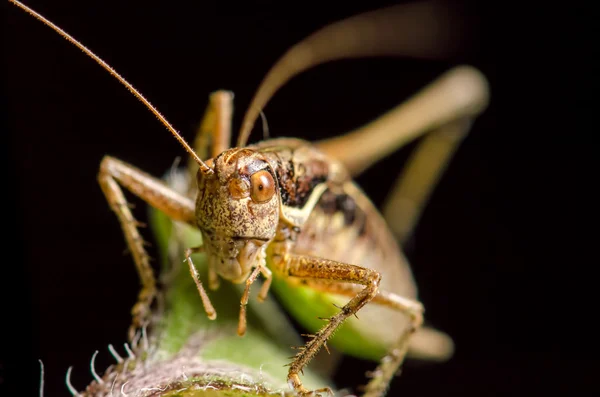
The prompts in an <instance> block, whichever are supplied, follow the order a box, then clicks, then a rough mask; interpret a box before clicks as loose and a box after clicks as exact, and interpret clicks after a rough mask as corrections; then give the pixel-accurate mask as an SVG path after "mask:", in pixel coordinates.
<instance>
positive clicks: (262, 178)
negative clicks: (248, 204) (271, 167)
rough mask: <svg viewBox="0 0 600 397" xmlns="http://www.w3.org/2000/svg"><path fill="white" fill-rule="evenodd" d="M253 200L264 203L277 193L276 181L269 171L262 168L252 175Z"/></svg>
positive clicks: (251, 194)
mask: <svg viewBox="0 0 600 397" xmlns="http://www.w3.org/2000/svg"><path fill="white" fill-rule="evenodd" d="M250 185H251V189H252V190H251V193H250V196H251V197H252V201H254V202H255V203H264V202H266V201H269V200H270V199H271V197H273V195H274V194H275V181H274V180H273V177H272V176H271V174H270V173H269V171H266V170H262V171H258V172H255V173H254V174H252V176H251V177H250Z"/></svg>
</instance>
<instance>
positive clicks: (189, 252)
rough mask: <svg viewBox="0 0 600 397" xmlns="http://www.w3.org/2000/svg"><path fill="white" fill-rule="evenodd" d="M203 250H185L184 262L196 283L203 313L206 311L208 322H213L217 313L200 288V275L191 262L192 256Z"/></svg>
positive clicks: (202, 288)
mask: <svg viewBox="0 0 600 397" xmlns="http://www.w3.org/2000/svg"><path fill="white" fill-rule="evenodd" d="M203 248H204V247H194V248H188V249H186V250H185V260H186V262H187V263H188V266H189V268H190V275H191V276H192V278H193V279H194V283H196V288H197V289H198V293H199V294H200V299H202V305H203V306H204V311H206V315H207V316H208V318H209V319H210V320H214V319H216V318H217V311H216V310H215V308H214V306H213V305H212V303H211V302H210V298H209V297H208V294H207V293H206V290H205V289H204V286H202V281H200V275H199V274H198V270H196V266H194V262H192V254H196V253H200V252H204V249H203Z"/></svg>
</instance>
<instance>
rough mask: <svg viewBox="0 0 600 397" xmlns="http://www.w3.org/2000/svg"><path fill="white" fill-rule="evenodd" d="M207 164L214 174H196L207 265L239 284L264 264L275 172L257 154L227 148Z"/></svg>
mask: <svg viewBox="0 0 600 397" xmlns="http://www.w3.org/2000/svg"><path fill="white" fill-rule="evenodd" d="M211 163H212V164H211ZM209 164H211V165H212V169H213V170H214V172H213V173H206V172H203V171H202V170H200V171H198V174H197V180H198V197H197V199H196V223H197V224H198V227H199V228H200V230H201V231H202V236H203V244H204V247H205V250H206V253H207V256H208V258H209V259H208V260H209V266H211V267H212V268H213V269H214V270H215V271H216V272H217V273H218V274H219V275H220V276H221V277H223V278H225V279H228V280H231V281H233V282H242V281H244V280H246V278H247V277H248V275H249V273H250V271H251V270H252V268H254V267H255V266H256V265H257V264H258V262H259V261H264V260H265V249H266V246H267V243H268V242H269V241H271V240H272V239H273V237H274V236H275V232H276V230H277V224H278V222H279V205H280V203H279V195H278V194H277V182H276V179H275V173H274V171H273V169H272V167H271V165H270V164H269V162H268V161H267V159H266V158H265V157H264V156H263V155H262V154H261V153H259V152H256V151H254V150H252V149H247V148H243V149H239V148H235V149H230V150H227V151H225V152H223V153H221V154H220V155H219V156H217V157H216V158H215V159H213V160H212V161H209Z"/></svg>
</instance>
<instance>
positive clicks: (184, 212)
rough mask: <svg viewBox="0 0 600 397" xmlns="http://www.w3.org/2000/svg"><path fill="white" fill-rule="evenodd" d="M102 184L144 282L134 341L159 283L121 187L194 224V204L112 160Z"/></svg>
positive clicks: (102, 175)
mask: <svg viewBox="0 0 600 397" xmlns="http://www.w3.org/2000/svg"><path fill="white" fill-rule="evenodd" d="M98 182H99V183H100V186H101V188H102V191H103V192H104V195H105V196H106V199H107V200H108V203H109V204H110V207H111V209H112V210H113V211H114V212H115V213H116V214H117V217H118V219H119V222H120V223H121V228H122V229H123V233H124V235H125V239H126V241H127V246H128V247H129V250H130V252H131V255H132V256H133V260H134V262H135V265H136V268H137V272H138V274H139V276H140V279H141V282H142V290H141V291H140V294H139V297H138V302H137V303H136V305H135V306H134V307H133V309H132V316H133V323H132V326H131V328H130V330H129V337H130V339H132V338H133V335H134V333H135V330H136V329H137V328H140V327H142V326H144V325H145V324H146V323H147V322H148V319H149V316H150V305H151V304H152V302H153V300H154V298H155V297H156V279H155V277H154V272H153V271H152V267H151V266H150V260H149V257H148V254H147V253H146V250H145V248H144V241H143V239H142V237H141V236H140V234H139V231H138V228H137V227H138V223H137V222H136V220H135V218H134V217H133V215H132V213H131V210H130V209H129V205H128V203H127V200H126V199H125V196H124V194H123V191H122V190H121V187H120V186H119V185H122V186H124V187H125V188H127V189H128V190H129V191H131V192H132V193H134V194H135V195H137V196H138V197H140V198H142V199H143V200H144V201H146V202H148V203H149V204H150V205H152V206H153V207H155V208H157V209H159V210H161V211H163V212H164V213H166V214H167V215H168V216H169V217H171V218H172V219H174V220H177V221H182V222H186V223H190V224H193V223H194V203H193V201H192V200H190V199H188V198H187V197H185V196H182V195H180V194H179V193H177V192H175V191H174V190H172V189H170V188H169V187H167V186H166V185H165V184H164V183H163V182H162V181H161V180H160V179H157V178H154V177H152V176H151V175H149V174H147V173H145V172H143V171H141V170H139V169H137V168H135V167H133V166H131V165H129V164H127V163H124V162H122V161H120V160H117V159H115V158H113V157H109V156H105V157H104V159H103V160H102V163H101V164H100V171H99V173H98Z"/></svg>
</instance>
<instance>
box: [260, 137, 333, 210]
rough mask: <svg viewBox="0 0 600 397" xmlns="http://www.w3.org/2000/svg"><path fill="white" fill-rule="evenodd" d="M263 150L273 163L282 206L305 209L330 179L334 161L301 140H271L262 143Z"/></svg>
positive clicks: (261, 149) (261, 148)
mask: <svg viewBox="0 0 600 397" xmlns="http://www.w3.org/2000/svg"><path fill="white" fill-rule="evenodd" d="M254 148H256V149H258V150H260V151H261V152H262V153H263V154H264V155H265V156H266V157H267V158H268V159H269V161H270V162H271V163H272V165H273V168H274V169H275V170H276V171H275V172H276V174H277V179H278V182H279V194H280V195H281V201H282V204H283V205H285V206H287V207H292V208H303V207H304V205H305V204H306V202H307V200H308V199H309V197H310V195H311V193H312V191H313V189H314V188H315V187H316V186H317V185H318V184H320V183H323V182H326V181H327V180H328V179H329V174H330V165H331V160H329V159H327V158H326V157H325V156H324V155H323V154H321V153H320V152H319V151H317V150H316V149H315V147H314V146H313V145H312V144H310V143H309V142H306V141H302V140H300V139H290V138H281V139H272V140H269V141H266V142H262V143H259V144H257V145H255V146H254Z"/></svg>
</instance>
